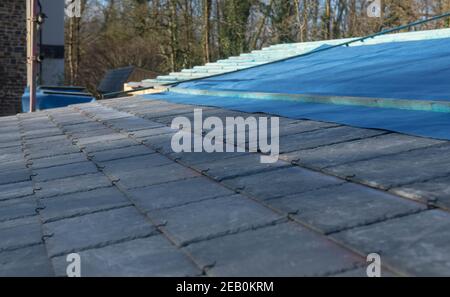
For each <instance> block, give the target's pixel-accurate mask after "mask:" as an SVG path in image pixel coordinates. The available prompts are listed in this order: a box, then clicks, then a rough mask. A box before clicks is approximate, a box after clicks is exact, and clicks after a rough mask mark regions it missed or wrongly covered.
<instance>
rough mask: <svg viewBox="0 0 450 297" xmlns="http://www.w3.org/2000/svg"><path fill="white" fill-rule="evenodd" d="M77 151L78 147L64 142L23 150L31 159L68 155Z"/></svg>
mask: <svg viewBox="0 0 450 297" xmlns="http://www.w3.org/2000/svg"><path fill="white" fill-rule="evenodd" d="M79 152H80V149H79V148H77V147H76V146H74V145H72V144H68V143H65V144H58V143H54V144H53V145H48V144H46V145H45V146H42V147H37V148H33V149H26V150H25V153H26V154H27V155H29V158H31V159H39V158H46V157H53V156H58V155H68V154H74V153H79Z"/></svg>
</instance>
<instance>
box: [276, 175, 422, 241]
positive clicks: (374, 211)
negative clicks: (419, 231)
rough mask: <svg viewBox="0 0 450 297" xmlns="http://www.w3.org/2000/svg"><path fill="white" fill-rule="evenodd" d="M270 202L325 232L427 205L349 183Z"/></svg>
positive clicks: (400, 214)
mask: <svg viewBox="0 0 450 297" xmlns="http://www.w3.org/2000/svg"><path fill="white" fill-rule="evenodd" d="M267 203H268V204H269V205H271V206H272V207H274V208H276V209H280V210H282V211H284V212H287V213H292V214H293V217H294V218H296V219H298V220H299V221H301V222H302V223H305V224H307V225H309V226H311V227H312V228H314V229H316V230H318V231H320V232H323V233H325V234H327V233H331V232H336V231H341V230H344V229H348V228H354V227H357V226H363V225H368V224H373V223H376V222H380V221H383V220H387V219H390V218H394V217H397V216H403V215H409V214H413V213H417V212H419V211H423V210H425V209H427V207H426V206H425V205H423V204H419V203H415V202H412V201H408V200H407V199H402V198H399V197H396V196H393V195H390V194H387V193H385V192H382V191H377V190H372V189H369V188H367V187H364V186H360V185H356V184H350V183H346V184H344V185H340V186H333V187H329V188H324V189H320V190H316V191H311V192H306V193H301V194H294V195H291V196H286V197H283V198H281V199H273V200H268V201H267Z"/></svg>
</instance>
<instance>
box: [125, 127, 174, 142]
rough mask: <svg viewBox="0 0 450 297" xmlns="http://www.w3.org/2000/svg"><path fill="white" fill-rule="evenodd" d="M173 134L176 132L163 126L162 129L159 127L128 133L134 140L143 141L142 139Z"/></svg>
mask: <svg viewBox="0 0 450 297" xmlns="http://www.w3.org/2000/svg"><path fill="white" fill-rule="evenodd" d="M174 132H177V130H174V129H172V128H170V127H166V126H164V127H160V128H152V129H146V130H139V131H133V132H131V133H130V135H131V136H132V137H133V138H136V139H143V138H147V137H152V136H158V135H163V134H173V133H174Z"/></svg>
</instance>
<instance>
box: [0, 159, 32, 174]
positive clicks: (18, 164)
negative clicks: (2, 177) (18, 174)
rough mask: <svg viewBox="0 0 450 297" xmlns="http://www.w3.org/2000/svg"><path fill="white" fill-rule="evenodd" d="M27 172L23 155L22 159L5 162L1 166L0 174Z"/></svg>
mask: <svg viewBox="0 0 450 297" xmlns="http://www.w3.org/2000/svg"><path fill="white" fill-rule="evenodd" d="M20 170H25V171H26V170H27V163H26V160H25V159H24V157H23V155H22V156H21V158H20V159H15V160H13V159H10V161H9V162H3V163H1V164H0V174H1V173H4V172H6V171H20Z"/></svg>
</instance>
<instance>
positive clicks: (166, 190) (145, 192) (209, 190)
mask: <svg viewBox="0 0 450 297" xmlns="http://www.w3.org/2000/svg"><path fill="white" fill-rule="evenodd" d="M128 193H129V194H130V196H131V197H132V199H133V201H134V202H135V203H136V205H137V206H138V207H139V208H140V209H143V210H144V211H152V210H157V209H162V208H170V207H174V206H177V205H183V204H188V203H192V202H196V201H201V200H206V199H211V198H215V197H220V196H230V195H233V194H234V192H233V191H230V190H228V189H226V188H224V187H222V186H221V185H219V184H217V183H215V182H213V181H211V180H209V179H207V178H204V177H196V178H191V179H186V180H181V181H175V182H170V183H165V184H160V185H155V186H150V187H145V188H139V189H134V190H130V191H128Z"/></svg>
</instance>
